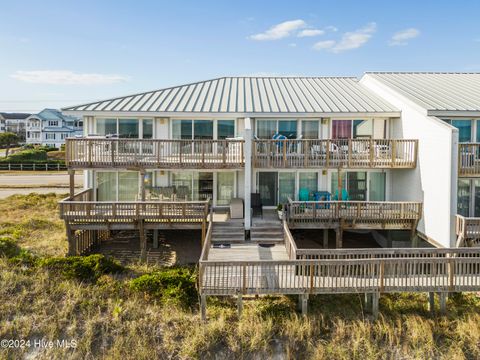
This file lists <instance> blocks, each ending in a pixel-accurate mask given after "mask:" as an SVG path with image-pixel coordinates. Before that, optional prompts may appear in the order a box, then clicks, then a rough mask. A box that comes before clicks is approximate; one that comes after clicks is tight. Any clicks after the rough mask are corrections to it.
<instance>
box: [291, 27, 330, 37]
mask: <svg viewBox="0 0 480 360" xmlns="http://www.w3.org/2000/svg"><path fill="white" fill-rule="evenodd" d="M323 34H325V31H323V30H318V29H304V30H302V31H300V32H299V33H298V34H297V36H298V37H311V36H319V35H323Z"/></svg>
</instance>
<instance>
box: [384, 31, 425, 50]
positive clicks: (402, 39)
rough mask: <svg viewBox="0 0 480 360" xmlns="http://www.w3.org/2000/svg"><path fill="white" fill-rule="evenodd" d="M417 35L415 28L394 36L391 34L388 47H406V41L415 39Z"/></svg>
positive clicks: (418, 33)
mask: <svg viewBox="0 0 480 360" xmlns="http://www.w3.org/2000/svg"><path fill="white" fill-rule="evenodd" d="M419 35H420V31H419V30H418V29H415V28H409V29H405V30H402V31H397V32H396V33H395V34H393V36H392V38H391V39H390V41H389V42H388V44H389V45H390V46H402V45H407V44H408V40H411V39H415V38H416V37H417V36H419Z"/></svg>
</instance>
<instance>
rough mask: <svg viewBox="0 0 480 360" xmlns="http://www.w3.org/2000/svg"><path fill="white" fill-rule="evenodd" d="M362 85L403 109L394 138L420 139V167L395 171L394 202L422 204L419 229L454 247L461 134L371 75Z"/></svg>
mask: <svg viewBox="0 0 480 360" xmlns="http://www.w3.org/2000/svg"><path fill="white" fill-rule="evenodd" d="M361 84H362V85H364V86H366V87H368V88H369V89H370V90H373V91H374V92H376V93H377V94H378V95H380V96H382V97H383V98H384V99H385V100H387V101H389V102H390V103H392V104H393V105H394V106H396V107H398V108H399V109H401V111H402V117H401V120H400V121H392V122H391V129H390V130H391V131H390V133H391V135H392V136H393V137H395V138H407V139H418V140H419V149H418V163H417V168H416V169H414V170H392V179H391V180H392V181H391V187H392V200H398V201H422V202H423V206H424V213H423V218H422V220H421V221H420V223H419V225H418V228H417V229H418V230H419V231H420V232H422V233H424V234H425V235H426V236H427V237H429V238H431V239H433V240H434V241H435V242H437V243H439V244H440V245H442V246H445V247H452V246H454V244H455V234H454V233H455V214H456V208H457V200H456V199H457V197H456V186H457V161H456V159H457V144H458V131H457V130H456V129H455V128H453V127H451V126H449V125H448V124H445V123H444V122H442V121H441V120H439V119H437V118H434V117H431V116H428V115H427V111H426V110H425V109H422V108H420V107H419V106H418V105H416V104H414V103H413V102H411V101H410V100H408V99H407V98H405V97H403V96H402V95H400V94H398V93H396V92H394V91H393V90H392V89H390V88H388V87H387V86H385V85H384V84H382V83H380V82H378V81H377V80H375V79H374V78H372V77H370V76H369V75H365V76H364V77H363V78H362V80H361Z"/></svg>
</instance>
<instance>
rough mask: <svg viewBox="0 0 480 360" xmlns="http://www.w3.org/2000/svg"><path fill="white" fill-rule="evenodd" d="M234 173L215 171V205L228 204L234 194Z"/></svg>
mask: <svg viewBox="0 0 480 360" xmlns="http://www.w3.org/2000/svg"><path fill="white" fill-rule="evenodd" d="M234 194H235V173H234V172H233V171H232V172H219V173H217V205H228V204H230V200H232V198H233V197H234V196H235V195H234Z"/></svg>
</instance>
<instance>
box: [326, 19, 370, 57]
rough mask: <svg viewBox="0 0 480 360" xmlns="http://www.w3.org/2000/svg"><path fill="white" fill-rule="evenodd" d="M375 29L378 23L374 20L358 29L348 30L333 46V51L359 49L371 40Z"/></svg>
mask: <svg viewBox="0 0 480 360" xmlns="http://www.w3.org/2000/svg"><path fill="white" fill-rule="evenodd" d="M375 31H377V24H375V23H374V22H372V23H369V24H367V25H366V26H364V27H363V28H360V29H358V30H355V31H352V32H346V33H345V34H343V35H342V38H341V39H340V41H339V42H338V43H337V44H336V45H335V46H334V47H332V52H333V53H336V54H337V53H340V52H343V51H347V50H353V49H358V48H359V47H362V46H363V45H365V43H366V42H367V41H368V40H370V38H371V37H372V35H373V33H374V32H375Z"/></svg>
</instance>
